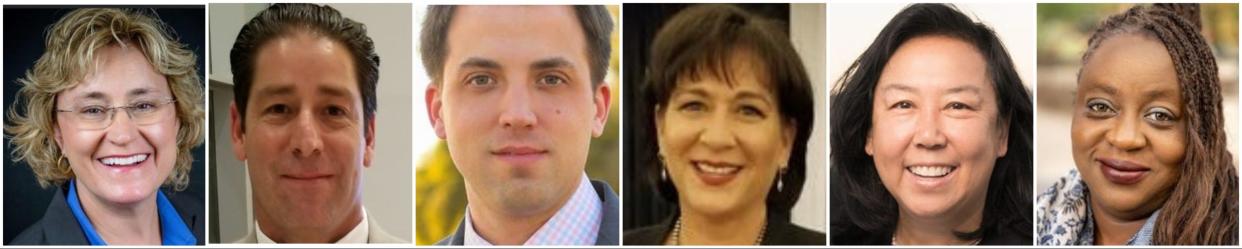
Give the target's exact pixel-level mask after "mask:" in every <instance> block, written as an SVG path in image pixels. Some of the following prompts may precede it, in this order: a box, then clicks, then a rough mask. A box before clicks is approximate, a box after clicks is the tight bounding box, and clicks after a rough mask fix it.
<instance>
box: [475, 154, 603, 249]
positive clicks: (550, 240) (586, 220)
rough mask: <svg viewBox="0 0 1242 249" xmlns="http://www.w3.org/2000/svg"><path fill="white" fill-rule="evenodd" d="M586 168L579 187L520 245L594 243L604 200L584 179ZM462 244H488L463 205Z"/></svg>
mask: <svg viewBox="0 0 1242 249" xmlns="http://www.w3.org/2000/svg"><path fill="white" fill-rule="evenodd" d="M587 179H588V178H587V175H586V173H585V172H583V173H582V181H581V182H580V183H579V184H578V189H577V190H574V194H573V195H572V196H571V197H569V201H568V202H566V203H565V205H564V206H561V208H560V209H559V210H557V211H556V214H554V215H552V218H551V219H548V221H547V223H544V224H543V226H541V227H539V230H537V231H535V234H533V235H531V236H530V238H527V239H526V242H525V243H522V244H523V245H528V246H530V245H594V244H595V240H596V239H597V237H596V236H598V235H599V225H600V221H601V220H602V219H603V216H602V215H603V208H604V205H603V202H602V201H600V198H599V194H598V193H596V192H595V188H594V187H592V186H591V181H590V180H587ZM465 220H466V224H465V226H466V227H465V229H464V230H465V232H466V235H465V238H464V240H465V245H466V246H490V245H492V243H491V242H489V241H487V239H484V238H483V236H480V235H479V233H477V232H475V230H474V224H473V223H472V222H473V221H471V219H470V207H469V205H467V207H466V218H465Z"/></svg>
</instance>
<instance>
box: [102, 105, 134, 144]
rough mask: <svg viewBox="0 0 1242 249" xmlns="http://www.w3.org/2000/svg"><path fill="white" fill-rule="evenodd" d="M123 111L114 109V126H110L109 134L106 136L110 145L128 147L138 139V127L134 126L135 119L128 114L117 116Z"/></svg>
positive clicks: (112, 117)
mask: <svg viewBox="0 0 1242 249" xmlns="http://www.w3.org/2000/svg"><path fill="white" fill-rule="evenodd" d="M121 110H122V109H113V110H112V113H111V114H110V115H112V116H111V119H112V124H110V125H108V128H107V134H106V135H104V136H105V139H107V141H108V142H109V143H112V144H115V145H126V144H129V143H130V142H132V141H134V139H137V137H138V126H137V125H135V124H134V121H133V119H130V118H129V115H127V114H117V112H120V111H121Z"/></svg>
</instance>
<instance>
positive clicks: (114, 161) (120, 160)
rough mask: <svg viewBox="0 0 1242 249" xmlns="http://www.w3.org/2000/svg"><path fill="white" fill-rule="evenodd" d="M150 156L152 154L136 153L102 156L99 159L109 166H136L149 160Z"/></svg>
mask: <svg viewBox="0 0 1242 249" xmlns="http://www.w3.org/2000/svg"><path fill="white" fill-rule="evenodd" d="M150 156H151V155H150V154H135V155H131V156H112V157H104V158H100V159H97V161H99V163H102V164H103V165H104V166H108V167H128V166H136V165H138V164H141V163H142V162H145V161H147V158H149V157H150Z"/></svg>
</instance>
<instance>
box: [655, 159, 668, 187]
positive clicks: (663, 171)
mask: <svg viewBox="0 0 1242 249" xmlns="http://www.w3.org/2000/svg"><path fill="white" fill-rule="evenodd" d="M656 158H659V159H660V182H667V181H668V166H667V165H668V164H666V163H664V155H661V154H656Z"/></svg>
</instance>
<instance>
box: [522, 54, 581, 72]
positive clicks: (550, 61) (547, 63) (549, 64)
mask: <svg viewBox="0 0 1242 249" xmlns="http://www.w3.org/2000/svg"><path fill="white" fill-rule="evenodd" d="M562 67H567V68H573V67H574V65H573V63H569V60H566V59H565V58H564V57H552V58H547V59H542V60H538V61H535V62H534V63H531V64H530V69H531V70H532V71H536V70H544V69H551V68H562Z"/></svg>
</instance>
